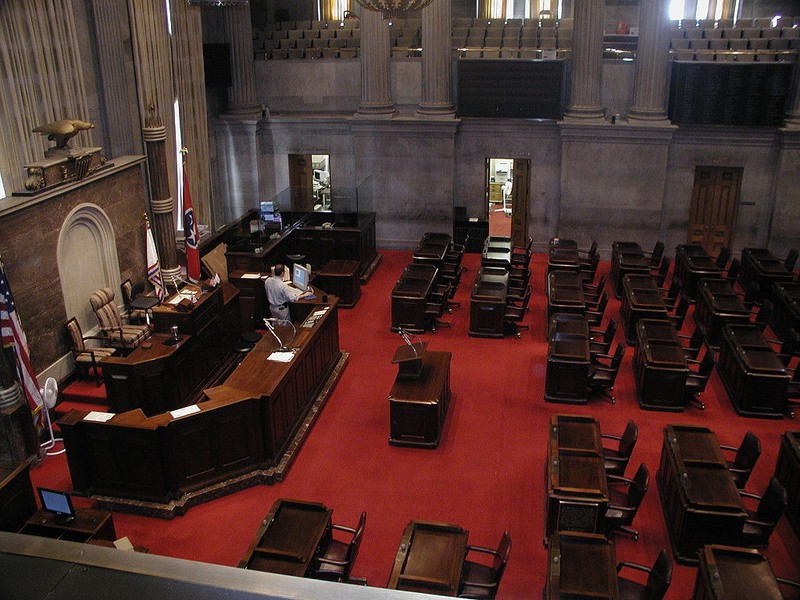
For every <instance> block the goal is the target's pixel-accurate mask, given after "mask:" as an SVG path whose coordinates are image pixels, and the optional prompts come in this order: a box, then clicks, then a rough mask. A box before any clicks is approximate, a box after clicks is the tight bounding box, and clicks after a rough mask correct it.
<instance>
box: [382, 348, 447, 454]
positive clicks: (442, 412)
mask: <svg viewBox="0 0 800 600" xmlns="http://www.w3.org/2000/svg"><path fill="white" fill-rule="evenodd" d="M452 356H453V355H452V354H451V353H450V352H433V351H430V350H423V353H422V372H421V373H420V375H419V377H418V378H416V379H406V378H402V379H401V378H400V377H398V378H397V379H396V380H395V382H394V385H393V386H392V390H391V392H389V422H390V428H389V431H390V433H389V443H390V444H392V445H393V446H417V447H421V448H436V447H438V446H439V442H440V440H441V435H442V429H443V428H444V420H445V417H446V416H447V408H448V406H449V405H450V359H451V358H452Z"/></svg>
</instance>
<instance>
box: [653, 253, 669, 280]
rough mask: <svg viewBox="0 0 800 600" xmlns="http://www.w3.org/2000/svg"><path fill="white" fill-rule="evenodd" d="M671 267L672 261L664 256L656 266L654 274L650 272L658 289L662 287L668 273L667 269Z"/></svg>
mask: <svg viewBox="0 0 800 600" xmlns="http://www.w3.org/2000/svg"><path fill="white" fill-rule="evenodd" d="M671 265H672V260H671V259H670V257H669V256H664V257H662V258H661V263H660V264H659V265H658V270H657V271H655V272H652V271H651V275H653V276H654V277H655V278H656V283H657V284H658V287H664V281H666V279H667V273H669V268H670V266H671Z"/></svg>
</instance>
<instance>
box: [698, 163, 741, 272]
mask: <svg viewBox="0 0 800 600" xmlns="http://www.w3.org/2000/svg"><path fill="white" fill-rule="evenodd" d="M741 185H742V168H741V167H696V168H695V172H694V187H693V188H692V203H691V207H690V209H689V231H688V233H687V236H686V241H687V243H689V244H697V245H699V246H702V247H703V248H704V249H705V251H706V252H707V253H708V255H709V256H711V257H713V258H716V257H717V256H718V255H719V252H720V250H722V248H724V247H726V246H727V247H730V245H731V237H732V236H733V227H734V225H735V222H736V205H737V204H738V203H739V193H740V191H741Z"/></svg>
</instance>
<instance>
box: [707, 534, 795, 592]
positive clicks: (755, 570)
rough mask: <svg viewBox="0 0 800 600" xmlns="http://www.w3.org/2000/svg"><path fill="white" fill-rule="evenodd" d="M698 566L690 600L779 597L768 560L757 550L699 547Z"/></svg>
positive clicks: (710, 546)
mask: <svg viewBox="0 0 800 600" xmlns="http://www.w3.org/2000/svg"><path fill="white" fill-rule="evenodd" d="M698 567H699V568H698V569H697V577H696V579H695V583H694V594H693V595H692V600H725V599H726V598H753V599H755V598H783V594H782V592H781V589H780V587H778V581H777V580H776V579H775V573H774V572H773V571H772V567H771V566H770V564H769V561H768V560H767V559H766V558H765V557H764V556H763V555H762V554H761V553H760V552H759V551H758V550H754V549H749V548H736V547H732V546H718V545H708V546H703V549H702V550H701V551H700V564H699V565H698Z"/></svg>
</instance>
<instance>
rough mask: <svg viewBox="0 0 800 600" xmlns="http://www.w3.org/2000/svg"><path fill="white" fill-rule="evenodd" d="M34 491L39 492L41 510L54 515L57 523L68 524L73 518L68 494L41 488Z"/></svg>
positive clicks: (72, 509) (73, 510)
mask: <svg viewBox="0 0 800 600" xmlns="http://www.w3.org/2000/svg"><path fill="white" fill-rule="evenodd" d="M36 489H37V490H38V491H39V499H40V500H41V501H42V509H43V510H46V511H47V512H51V513H53V514H55V516H56V522H57V523H69V522H70V521H72V520H73V519H74V518H75V509H74V508H72V500H71V499H70V497H69V494H67V493H64V492H59V491H58V490H49V489H47V488H41V487H40V488H36Z"/></svg>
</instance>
